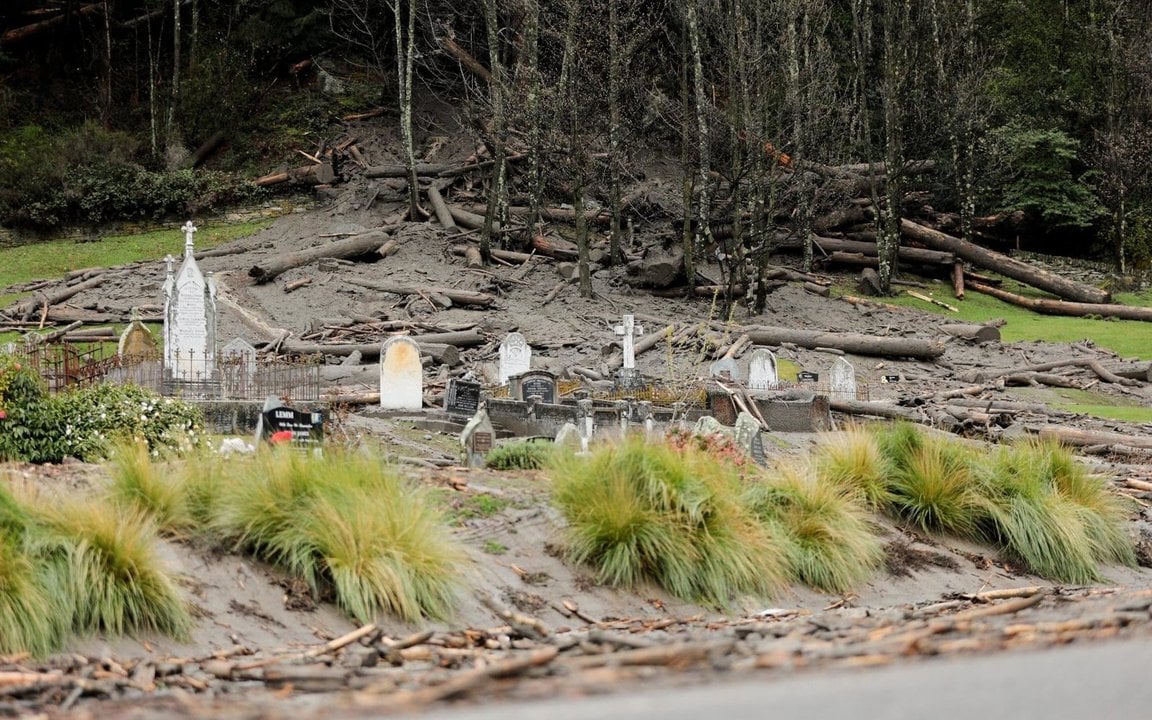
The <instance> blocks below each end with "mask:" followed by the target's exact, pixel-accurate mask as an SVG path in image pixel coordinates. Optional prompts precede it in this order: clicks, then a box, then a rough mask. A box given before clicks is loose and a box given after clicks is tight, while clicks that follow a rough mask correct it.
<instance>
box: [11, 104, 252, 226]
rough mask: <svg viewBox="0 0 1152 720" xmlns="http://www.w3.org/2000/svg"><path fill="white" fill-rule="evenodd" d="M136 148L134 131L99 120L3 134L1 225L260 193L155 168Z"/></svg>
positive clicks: (202, 175) (134, 214)
mask: <svg viewBox="0 0 1152 720" xmlns="http://www.w3.org/2000/svg"><path fill="white" fill-rule="evenodd" d="M136 154H137V149H136V143H135V141H134V140H132V139H131V137H130V136H128V135H127V134H124V133H117V132H115V131H110V130H105V129H103V128H101V127H100V126H99V125H98V124H95V123H88V124H86V125H83V126H81V127H80V128H77V129H75V130H72V131H67V132H63V133H59V134H56V135H51V134H49V133H48V132H47V131H45V130H44V129H42V128H39V127H35V126H31V127H22V128H17V129H16V130H13V131H11V132H9V133H7V134H0V223H3V224H5V225H11V226H19V227H30V228H39V229H51V228H55V227H57V226H59V225H62V224H65V223H86V224H91V225H96V224H100V223H103V222H107V221H109V220H136V219H160V218H163V217H166V216H169V215H172V214H185V213H188V212H201V211H204V210H208V209H211V208H214V207H218V206H220V205H223V204H227V203H237V202H244V201H247V200H251V199H254V198H257V197H259V196H260V195H261V193H262V191H261V190H260V188H257V187H255V186H254V185H252V184H250V183H247V182H244V181H242V180H239V179H237V178H234V177H232V176H229V175H226V174H223V173H216V172H209V171H203V170H198V171H193V170H175V171H171V172H160V171H154V170H149V169H147V168H146V167H144V166H143V165H141V164H139V163H138V162H137V161H136Z"/></svg>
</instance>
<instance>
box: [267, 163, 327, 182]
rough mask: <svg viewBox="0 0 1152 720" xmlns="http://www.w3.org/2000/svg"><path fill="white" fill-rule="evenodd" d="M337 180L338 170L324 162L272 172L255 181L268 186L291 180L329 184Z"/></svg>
mask: <svg viewBox="0 0 1152 720" xmlns="http://www.w3.org/2000/svg"><path fill="white" fill-rule="evenodd" d="M335 181H336V172H335V171H334V170H333V168H332V165H331V163H326V162H323V163H320V164H319V165H305V166H303V167H298V168H292V169H291V170H285V171H284V172H277V173H272V174H270V175H265V176H264V177H260V178H256V180H254V181H253V182H254V183H255V185H256V186H257V187H267V186H269V185H279V184H280V183H285V182H291V183H293V184H295V185H328V184H330V183H333V182H335Z"/></svg>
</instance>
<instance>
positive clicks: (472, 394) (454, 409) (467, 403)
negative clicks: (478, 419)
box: [444, 378, 483, 417]
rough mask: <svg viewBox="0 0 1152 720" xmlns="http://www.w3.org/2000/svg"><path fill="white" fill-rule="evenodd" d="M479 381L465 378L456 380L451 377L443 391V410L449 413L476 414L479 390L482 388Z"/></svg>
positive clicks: (478, 404) (478, 405)
mask: <svg viewBox="0 0 1152 720" xmlns="http://www.w3.org/2000/svg"><path fill="white" fill-rule="evenodd" d="M482 387H483V386H482V385H481V384H480V383H474V382H468V381H467V380H457V379H456V378H453V379H451V380H449V381H448V389H447V390H446V391H445V392H444V412H446V413H448V414H449V415H467V416H469V417H471V416H473V415H475V414H476V411H477V410H479V409H480V390H481V389H482Z"/></svg>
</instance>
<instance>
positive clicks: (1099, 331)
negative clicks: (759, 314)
mask: <svg viewBox="0 0 1152 720" xmlns="http://www.w3.org/2000/svg"><path fill="white" fill-rule="evenodd" d="M1003 287H1004V289H1005V290H1009V291H1011V292H1014V293H1017V294H1019V295H1026V296H1033V297H1050V296H1046V295H1045V294H1044V293H1041V292H1039V291H1037V290H1036V289H1035V288H1030V287H1027V286H1025V285H1022V284H1020V283H1017V282H1015V281H1013V280H1005V281H1004V285H1003ZM928 292H930V293H931V294H932V295H933V296H934V297H936V298H939V299H941V300H943V301H944V302H947V303H948V304H950V305H952V306H954V307H956V308H958V309H959V310H960V312H958V313H954V312H951V311H949V310H947V309H945V308H941V307H937V306H936V305H931V304H929V303H926V302H924V301H923V300H917V299H916V298H913V297H911V296H908V295H906V294H901V295H898V296H896V297H892V298H885V299H884V302H889V303H893V304H896V305H902V306H905V307H910V308H916V309H918V310H923V311H925V312H931V313H936V314H938V315H944V316H946V317H948V318H951V320H952V321H953V322H973V323H983V322H987V321H989V320H995V319H1002V320H1005V321H1007V324H1006V325H1004V327H1002V328H1000V335H1001V337H1002V338H1003V339H1004V341H1005V342H1015V341H1017V340H1043V341H1045V342H1057V343H1071V342H1079V341H1081V340H1084V339H1085V338H1091V339H1092V341H1093V342H1095V343H1096V345H1099V346H1100V347H1106V348H1108V349H1110V350H1113V351H1115V352H1117V353H1119V354H1120V355H1123V356H1124V357H1139V358H1143V359H1152V349H1150V348H1149V346H1148V343H1147V342H1146V341H1145V338H1146V337H1147V334H1148V331H1149V324H1148V323H1146V322H1139V321H1136V320H1107V319H1101V318H1086V317H1061V316H1057V315H1040V314H1038V313H1034V312H1031V311H1030V310H1026V309H1024V308H1022V307H1018V306H1016V305H1012V304H1009V303H1006V302H1004V301H1002V300H998V299H996V298H994V297H991V296H989V295H982V294H980V293H977V292H971V291H969V292H968V293H967V294H966V295H965V298H964V299H963V300H956V299H955V298H953V297H952V286H951V284H949V283H943V282H930V289H929V291H928ZM849 294H851V293H849ZM1114 298H1115V300H1116V302H1119V303H1123V304H1125V305H1134V306H1141V307H1150V306H1152V293H1149V292H1142V293H1116V294H1115V296H1114Z"/></svg>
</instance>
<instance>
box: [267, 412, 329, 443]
mask: <svg viewBox="0 0 1152 720" xmlns="http://www.w3.org/2000/svg"><path fill="white" fill-rule="evenodd" d="M260 420H261V422H260V436H261V439H262V440H264V442H267V443H272V444H280V443H291V444H293V445H298V446H311V445H320V444H321V443H323V442H324V413H322V412H309V411H305V410H295V409H293V408H290V407H284V406H283V405H281V406H279V407H274V408H270V409H268V410H265V411H264V412H263V414H262V415H261V417H260Z"/></svg>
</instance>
